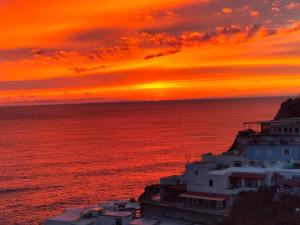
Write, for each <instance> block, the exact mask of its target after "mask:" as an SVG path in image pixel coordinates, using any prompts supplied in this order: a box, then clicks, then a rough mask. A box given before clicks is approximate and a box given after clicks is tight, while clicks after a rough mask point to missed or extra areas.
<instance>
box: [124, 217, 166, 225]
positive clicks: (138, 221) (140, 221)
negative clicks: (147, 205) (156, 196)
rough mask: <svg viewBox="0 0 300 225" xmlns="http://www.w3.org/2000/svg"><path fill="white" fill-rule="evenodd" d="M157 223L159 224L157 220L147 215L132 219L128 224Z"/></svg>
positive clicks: (143, 224) (148, 224)
mask: <svg viewBox="0 0 300 225" xmlns="http://www.w3.org/2000/svg"><path fill="white" fill-rule="evenodd" d="M157 224H160V223H159V220H154V219H151V218H148V217H142V218H140V219H135V220H132V221H131V222H130V224H129V225H157Z"/></svg>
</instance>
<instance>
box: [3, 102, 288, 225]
mask: <svg viewBox="0 0 300 225" xmlns="http://www.w3.org/2000/svg"><path fill="white" fill-rule="evenodd" d="M283 100H284V98H260V99H240V100H239V99H235V100H207V101H179V102H152V103H151V102H148V103H115V104H85V105H59V106H31V107H7V108H5V107H2V108H0V224H1V225H2V224H6V225H10V224H24V225H25V224H40V223H41V222H42V221H43V220H44V219H46V218H47V217H49V216H52V215H55V214H57V213H59V212H61V211H62V210H63V209H64V208H67V207H73V206H76V205H78V204H95V203H98V202H100V201H104V200H109V199H120V198H129V197H138V196H139V194H141V192H142V191H143V188H144V186H145V185H147V184H152V183H157V182H159V178H160V177H162V176H168V175H172V174H176V173H180V172H182V171H183V169H184V164H185V158H186V157H185V155H186V153H188V154H189V155H190V157H191V158H194V159H195V158H196V157H198V156H199V155H200V154H202V153H207V152H214V153H220V152H222V151H225V150H226V149H227V148H228V147H229V146H230V145H231V144H232V141H233V139H234V137H235V134H236V132H237V131H238V130H240V129H241V128H242V122H244V121H252V120H263V119H270V118H271V117H272V116H274V114H275V113H276V111H277V110H278V108H279V105H280V103H281V102H282V101H283Z"/></svg>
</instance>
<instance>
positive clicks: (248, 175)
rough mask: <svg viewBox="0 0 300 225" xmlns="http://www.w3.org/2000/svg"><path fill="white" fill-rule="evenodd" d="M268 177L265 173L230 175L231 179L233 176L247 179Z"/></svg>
mask: <svg viewBox="0 0 300 225" xmlns="http://www.w3.org/2000/svg"><path fill="white" fill-rule="evenodd" d="M265 177H266V175H265V174H261V173H233V174H231V175H230V176H229V178H230V179H232V178H246V179H255V180H258V179H264V178H265Z"/></svg>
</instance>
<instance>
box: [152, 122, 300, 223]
mask: <svg viewBox="0 0 300 225" xmlns="http://www.w3.org/2000/svg"><path fill="white" fill-rule="evenodd" d="M253 127H255V129H256V130H253V129H252V128H253ZM240 134H241V135H239V136H238V137H237V140H236V148H237V149H235V147H234V146H233V148H232V149H231V150H230V151H229V152H226V153H224V154H222V155H213V154H211V153H209V154H205V155H203V156H202V159H201V160H199V161H196V162H192V163H187V164H186V168H185V171H184V173H183V174H181V175H178V176H177V175H175V176H170V177H164V178H161V181H160V187H161V188H160V196H159V198H157V197H156V198H153V199H152V200H151V201H148V202H146V205H149V204H152V205H153V204H156V205H157V206H166V205H168V206H169V207H173V208H177V209H179V208H180V209H182V212H183V213H182V214H181V216H183V217H184V219H187V220H188V219H189V218H190V217H191V215H190V213H187V212H186V211H188V210H189V211H190V212H192V211H198V212H202V213H203V214H211V215H215V216H222V212H223V215H224V216H226V212H227V213H228V211H229V210H228V209H230V206H231V205H232V203H233V202H234V200H235V198H236V197H237V195H239V194H240V193H242V192H249V191H257V190H258V188H259V187H270V186H274V187H276V188H277V189H278V193H282V192H284V193H292V194H297V195H300V118H290V119H283V120H277V121H263V122H254V123H245V131H243V132H241V133H240ZM155 200H156V203H154V202H155ZM148 209H149V210H150V211H151V210H152V211H153V209H151V207H148ZM161 210H163V209H162V208H161ZM174 215H175V214H174ZM204 222H205V221H204Z"/></svg>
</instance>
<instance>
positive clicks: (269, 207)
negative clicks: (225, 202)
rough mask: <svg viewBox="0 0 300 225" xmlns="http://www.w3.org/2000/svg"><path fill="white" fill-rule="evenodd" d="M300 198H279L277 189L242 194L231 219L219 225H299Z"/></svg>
mask: <svg viewBox="0 0 300 225" xmlns="http://www.w3.org/2000/svg"><path fill="white" fill-rule="evenodd" d="M297 208H300V197H298V196H296V195H289V194H283V195H280V196H277V194H276V189H275V188H261V189H260V190H259V191H258V192H248V193H243V194H240V195H239V196H238V198H237V200H236V201H235V203H234V204H233V207H232V211H231V214H230V217H229V218H228V219H227V220H226V221H224V222H222V223H221V224H219V225H299V224H300V214H299V212H297V210H296V209H297Z"/></svg>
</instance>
